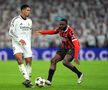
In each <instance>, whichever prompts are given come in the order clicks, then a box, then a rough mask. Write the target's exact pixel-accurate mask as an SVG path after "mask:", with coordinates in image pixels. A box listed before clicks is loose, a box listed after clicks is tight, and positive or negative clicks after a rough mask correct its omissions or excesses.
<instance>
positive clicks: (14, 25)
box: [9, 16, 32, 57]
mask: <svg viewBox="0 0 108 90" xmlns="http://www.w3.org/2000/svg"><path fill="white" fill-rule="evenodd" d="M31 33H32V20H31V19H29V18H26V19H23V18H22V17H21V16H16V17H15V18H13V19H12V21H11V26H10V29H9V35H10V36H11V38H12V46H13V50H14V49H15V50H14V54H15V53H18V52H21V53H29V52H31ZM21 39H22V40H24V41H25V42H26V45H24V46H21V45H20V43H19V41H20V40H21ZM24 50H25V51H24ZM26 51H28V52H26ZM25 57H28V56H27V55H26V56H25Z"/></svg>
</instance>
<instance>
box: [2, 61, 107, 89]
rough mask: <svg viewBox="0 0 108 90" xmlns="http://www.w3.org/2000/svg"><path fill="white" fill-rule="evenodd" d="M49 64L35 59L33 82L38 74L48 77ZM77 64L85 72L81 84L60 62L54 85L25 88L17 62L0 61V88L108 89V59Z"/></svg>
mask: <svg viewBox="0 0 108 90" xmlns="http://www.w3.org/2000/svg"><path fill="white" fill-rule="evenodd" d="M49 64H50V62H49V61H35V60H34V61H33V63H32V68H33V71H32V77H31V80H32V83H34V80H35V78H36V77H38V76H41V77H43V78H47V75H48V68H49ZM73 64H75V63H74V62H73ZM75 66H76V67H77V68H78V69H80V70H81V71H83V73H84V81H83V83H81V84H80V85H78V84H77V83H76V81H77V76H76V75H75V74H74V73H73V72H71V71H70V70H68V69H67V68H65V67H64V66H63V65H62V63H61V62H60V63H58V65H57V70H56V72H55V75H54V78H53V82H52V86H45V87H42V88H39V87H37V86H36V87H35V88H25V87H24V86H23V85H22V82H23V81H24V79H23V77H22V75H21V74H20V72H19V70H18V65H17V62H16V61H6V62H3V61H0V90H108V61H81V64H80V65H76V64H75Z"/></svg>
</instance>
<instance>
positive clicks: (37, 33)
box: [33, 31, 41, 36]
mask: <svg viewBox="0 0 108 90" xmlns="http://www.w3.org/2000/svg"><path fill="white" fill-rule="evenodd" d="M33 35H34V36H35V35H41V33H40V32H39V31H35V32H33Z"/></svg>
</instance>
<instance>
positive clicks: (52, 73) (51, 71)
mask: <svg viewBox="0 0 108 90" xmlns="http://www.w3.org/2000/svg"><path fill="white" fill-rule="evenodd" d="M54 72H55V70H53V69H49V73H48V80H49V81H52V78H53V75H54Z"/></svg>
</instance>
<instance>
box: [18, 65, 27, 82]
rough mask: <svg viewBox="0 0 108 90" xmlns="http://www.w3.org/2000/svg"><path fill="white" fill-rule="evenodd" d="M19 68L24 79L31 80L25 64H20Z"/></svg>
mask: <svg viewBox="0 0 108 90" xmlns="http://www.w3.org/2000/svg"><path fill="white" fill-rule="evenodd" d="M18 67H19V70H20V72H21V73H22V75H23V77H24V78H25V79H26V80H29V76H28V73H27V71H26V68H25V66H24V64H20V65H18Z"/></svg>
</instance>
